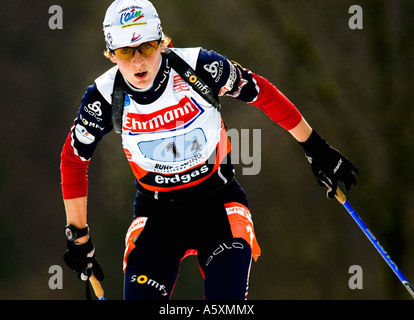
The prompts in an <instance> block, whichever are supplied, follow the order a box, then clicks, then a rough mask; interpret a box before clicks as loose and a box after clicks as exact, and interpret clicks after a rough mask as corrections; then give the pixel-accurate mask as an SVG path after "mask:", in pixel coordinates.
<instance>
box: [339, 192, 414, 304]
mask: <svg viewBox="0 0 414 320" xmlns="http://www.w3.org/2000/svg"><path fill="white" fill-rule="evenodd" d="M335 197H336V199H337V200H338V202H339V203H340V204H342V205H343V206H344V207H345V209H346V210H347V211H348V213H349V214H350V215H351V217H352V218H353V219H354V220H355V222H356V223H357V224H358V226H359V227H360V228H361V230H362V231H363V232H364V234H365V235H366V236H367V238H368V239H369V241H371V243H372V244H373V245H374V247H375V248H376V249H377V251H378V252H379V254H380V255H381V257H383V258H384V260H385V262H387V264H388V265H389V267H390V268H391V269H392V271H394V273H395V274H396V276H397V277H398V279H399V280H400V281H401V282H402V284H403V285H404V287H405V288H406V289H407V291H408V292H409V293H410V295H411V297H412V298H414V287H413V286H412V285H411V283H410V282H408V280H407V278H406V277H405V276H404V275H403V274H402V272H401V270H400V269H398V267H397V265H396V264H395V263H394V261H392V259H391V257H390V255H389V254H388V253H387V252H386V251H385V250H384V248H383V247H382V246H381V244H380V243H379V241H378V240H377V239H376V238H375V236H374V235H373V233H372V232H371V231H370V230H369V229H368V227H367V226H366V225H365V223H364V222H363V221H362V219H361V218H360V217H359V216H358V214H357V213H356V212H355V210H354V209H353V208H352V206H351V205H350V204H349V202H348V200H346V197H345V194H344V193H343V192H342V191H341V189H339V188H337V189H336V195H335Z"/></svg>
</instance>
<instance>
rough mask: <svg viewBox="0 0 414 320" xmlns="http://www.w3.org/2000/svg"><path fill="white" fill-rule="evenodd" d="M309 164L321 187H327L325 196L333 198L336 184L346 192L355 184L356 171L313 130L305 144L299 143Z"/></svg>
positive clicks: (349, 162) (350, 163)
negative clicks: (341, 186)
mask: <svg viewBox="0 0 414 320" xmlns="http://www.w3.org/2000/svg"><path fill="white" fill-rule="evenodd" d="M300 145H301V146H302V147H303V149H304V150H305V154H306V157H307V158H308V161H309V163H310V164H311V168H312V172H313V174H314V175H315V177H316V180H317V181H318V183H319V184H320V185H321V186H325V183H326V184H327V185H328V186H329V188H330V189H329V190H328V193H327V196H328V198H329V199H332V198H334V197H335V194H336V188H337V187H338V182H342V183H343V184H344V186H345V189H346V190H347V191H348V190H350V189H351V188H352V187H353V186H355V185H356V184H357V181H356V178H355V175H356V174H357V173H358V169H357V168H355V166H354V165H353V164H352V162H351V161H349V160H348V159H347V158H346V157H345V156H344V155H342V154H341V153H340V152H339V151H338V150H335V149H334V148H332V147H331V146H330V145H329V144H328V143H327V142H326V141H325V140H324V139H322V138H321V137H320V136H319V135H318V134H317V133H316V131H315V130H313V132H312V134H311V136H310V137H309V139H308V140H306V141H305V142H302V143H300Z"/></svg>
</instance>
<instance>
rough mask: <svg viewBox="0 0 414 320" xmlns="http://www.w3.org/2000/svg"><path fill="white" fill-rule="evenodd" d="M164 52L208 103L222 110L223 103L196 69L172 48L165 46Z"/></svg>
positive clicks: (172, 64) (173, 66) (173, 65)
mask: <svg viewBox="0 0 414 320" xmlns="http://www.w3.org/2000/svg"><path fill="white" fill-rule="evenodd" d="M164 53H165V55H166V56H167V58H168V61H169V62H170V66H171V67H172V68H173V69H174V70H175V71H177V73H178V74H179V75H180V76H181V77H182V78H183V79H184V80H185V81H186V82H187V83H188V84H189V85H190V86H191V87H192V88H193V89H194V91H195V92H197V93H198V94H199V95H200V96H202V97H203V98H204V99H205V100H206V101H207V102H208V103H210V104H211V105H212V106H213V107H214V108H216V109H217V110H219V111H220V108H221V105H220V101H219V99H218V97H217V96H216V95H215V94H214V92H213V90H211V88H210V87H209V86H208V85H207V84H206V83H205V82H204V81H203V80H202V79H201V78H200V77H199V76H197V74H196V73H195V71H194V69H193V68H191V67H190V65H189V64H188V63H187V62H185V61H184V60H183V59H182V58H181V57H180V56H178V55H177V54H176V53H175V52H174V51H173V50H171V49H170V48H165V49H164Z"/></svg>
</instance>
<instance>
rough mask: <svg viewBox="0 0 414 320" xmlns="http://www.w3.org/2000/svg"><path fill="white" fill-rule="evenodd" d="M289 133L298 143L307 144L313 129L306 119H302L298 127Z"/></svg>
mask: <svg viewBox="0 0 414 320" xmlns="http://www.w3.org/2000/svg"><path fill="white" fill-rule="evenodd" d="M288 131H289V133H290V134H291V135H292V136H293V137H294V138H295V139H296V140H297V141H298V142H305V141H306V140H308V138H309V137H310V135H311V133H312V128H311V126H310V125H309V124H308V123H307V122H306V120H305V118H302V120H301V121H300V122H299V124H298V125H297V126H296V127H294V128H293V129H291V130H288Z"/></svg>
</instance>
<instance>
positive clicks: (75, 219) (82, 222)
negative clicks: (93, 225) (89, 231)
mask: <svg viewBox="0 0 414 320" xmlns="http://www.w3.org/2000/svg"><path fill="white" fill-rule="evenodd" d="M63 202H64V204H65V211H66V223H67V224H70V225H72V226H74V227H76V228H78V229H82V228H85V227H86V224H87V218H86V212H87V209H86V208H87V197H81V198H75V199H64V200H63ZM87 240H88V236H85V237H82V238H79V239H77V240H76V242H77V243H83V242H86V241H87Z"/></svg>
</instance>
